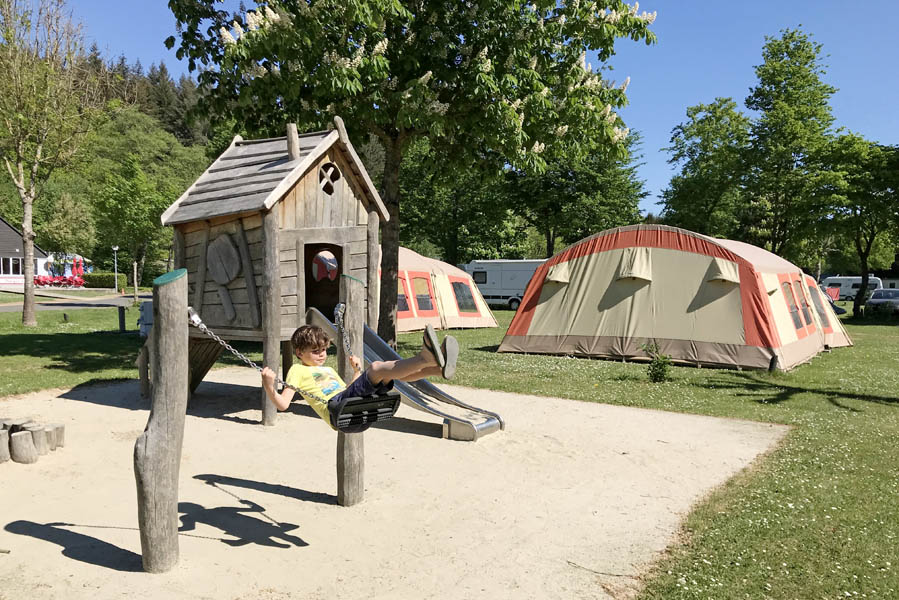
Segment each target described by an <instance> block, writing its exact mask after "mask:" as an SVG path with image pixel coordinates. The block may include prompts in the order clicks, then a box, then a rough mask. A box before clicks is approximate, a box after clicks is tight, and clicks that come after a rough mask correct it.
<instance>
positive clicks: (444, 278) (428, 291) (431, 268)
mask: <svg viewBox="0 0 899 600" xmlns="http://www.w3.org/2000/svg"><path fill="white" fill-rule="evenodd" d="M428 323H430V324H431V325H432V326H433V327H434V328H435V329H449V328H467V327H496V326H497V324H496V318H494V316H493V313H492V312H490V308H489V307H488V306H487V302H486V301H485V300H484V297H483V296H482V295H481V291H480V290H479V289H478V286H477V285H475V283H474V281H472V279H471V275H469V274H468V273H466V272H465V271H463V270H462V269H459V268H458V267H454V266H452V265H450V264H447V263H445V262H442V261H439V260H435V259H433V258H427V257H425V256H422V255H420V254H418V253H417V252H413V251H412V250H409V249H408V248H403V247H402V246H400V249H399V272H398V273H397V302H396V330H397V331H416V330H420V329H424V328H425V326H427V325H428Z"/></svg>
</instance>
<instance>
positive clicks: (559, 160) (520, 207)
mask: <svg viewBox="0 0 899 600" xmlns="http://www.w3.org/2000/svg"><path fill="white" fill-rule="evenodd" d="M639 140H640V137H639V135H637V134H634V135H631V136H630V137H629V138H628V139H627V141H626V142H625V144H626V152H625V153H624V155H623V157H622V156H621V155H619V154H618V153H611V152H595V153H592V154H589V155H587V156H583V157H579V156H578V155H576V154H573V153H572V154H558V153H554V154H553V155H552V157H551V158H550V162H549V163H548V164H547V168H546V170H545V171H544V172H542V173H539V174H533V173H528V172H525V171H520V170H516V171H510V172H508V173H507V177H506V184H505V186H504V188H503V192H504V195H505V196H506V197H508V198H509V202H510V204H509V207H510V209H511V210H512V211H513V212H514V213H515V214H517V215H519V216H521V218H522V219H524V221H525V222H526V223H527V224H528V225H530V226H531V227H534V228H535V229H537V231H539V232H540V233H541V234H542V235H543V239H544V253H543V254H542V257H550V256H552V255H553V254H554V253H555V242H556V240H557V239H561V240H562V241H563V243H566V244H570V243H574V242H576V241H578V240H580V239H582V238H584V237H587V236H589V235H592V234H594V233H596V232H598V231H603V230H605V229H609V228H611V227H618V226H622V225H631V224H633V223H636V222H637V221H638V220H639V214H640V212H639V203H640V200H641V199H643V198H645V197H646V195H647V194H646V192H645V191H644V190H643V182H642V181H641V180H639V179H638V178H637V173H636V170H637V163H636V161H637V160H639V156H638V155H637V154H636V149H637V148H638V145H639Z"/></svg>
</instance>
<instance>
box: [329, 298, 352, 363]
mask: <svg viewBox="0 0 899 600" xmlns="http://www.w3.org/2000/svg"><path fill="white" fill-rule="evenodd" d="M345 313H346V304H344V303H343V302H338V303H337V304H336V305H335V306H334V324H335V325H337V331H338V333H339V334H340V337H342V338H343V349H344V350H346V356H347V359H349V357H350V356H352V355H353V351H352V350H351V349H350V338H349V336H348V335H347V333H346V328H344V326H343V315H344V314H345Z"/></svg>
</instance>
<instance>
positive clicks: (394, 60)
mask: <svg viewBox="0 0 899 600" xmlns="http://www.w3.org/2000/svg"><path fill="white" fill-rule="evenodd" d="M169 7H170V8H171V9H172V12H173V13H174V15H175V18H176V21H177V28H178V31H179V35H180V43H179V44H178V49H177V53H176V55H177V56H178V58H179V59H186V60H187V61H188V64H189V66H190V69H191V70H192V71H193V70H195V69H197V68H199V67H200V66H201V65H202V69H201V70H200V73H199V77H198V80H199V87H200V100H199V102H200V104H199V106H200V108H201V110H202V111H204V113H205V114H206V115H208V116H209V117H210V118H211V119H213V120H215V121H219V122H226V121H228V120H229V119H232V120H234V122H235V123H236V124H237V127H238V128H245V129H247V130H248V131H250V132H253V133H254V134H265V133H268V134H278V135H280V134H281V133H282V132H283V131H284V124H285V123H286V122H291V121H292V122H296V123H297V124H298V126H299V127H300V129H304V130H309V129H314V128H322V127H324V126H325V125H326V124H327V123H328V122H329V121H331V119H332V117H333V116H334V115H338V114H339V115H340V116H342V117H343V119H344V121H345V123H346V126H347V129H348V131H349V134H350V138H351V139H353V140H358V141H362V140H366V139H368V136H369V135H370V134H372V135H375V136H377V137H378V139H379V140H380V141H381V144H382V146H383V148H384V175H383V182H382V183H383V185H382V189H381V193H382V197H383V199H384V203H385V205H386V207H387V210H388V212H389V213H390V217H391V218H390V221H388V222H387V223H386V224H385V226H384V227H383V228H382V240H381V242H382V244H381V245H382V252H383V253H382V260H381V267H382V286H381V289H382V290H384V293H383V294H382V297H381V314H382V317H381V319H380V320H379V328H380V333H381V334H382V337H384V338H385V339H386V340H387V341H388V342H391V341H392V340H394V338H395V331H392V330H391V329H392V328H393V327H394V325H395V308H396V298H395V295H394V294H392V293H390V292H388V290H393V289H395V287H396V276H397V265H398V248H399V227H400V225H401V223H400V198H401V194H400V181H399V176H400V172H401V165H402V164H403V156H404V153H405V151H406V150H407V149H408V148H409V145H410V143H411V142H412V141H413V140H414V139H415V138H418V137H426V138H428V139H429V142H430V147H431V148H432V149H433V151H434V152H435V156H436V157H437V160H438V162H437V164H440V165H450V164H455V165H463V166H467V165H471V164H472V163H474V162H482V161H488V162H490V163H491V164H493V165H501V164H503V163H507V164H509V165H512V166H513V167H515V168H517V169H524V170H528V171H534V170H541V169H543V168H544V167H545V165H546V160H544V158H543V156H542V153H543V152H544V150H546V151H547V152H548V153H552V151H553V150H554V149H555V148H561V147H565V148H566V154H568V155H572V154H577V155H586V154H589V153H591V152H595V151H598V150H605V151H613V149H614V148H616V147H617V146H619V145H620V143H621V141H622V140H623V139H624V138H625V137H626V135H627V130H626V129H625V128H624V127H623V123H622V121H621V119H620V118H619V117H618V115H617V113H616V111H617V109H618V108H619V107H621V106H624V104H625V103H626V101H627V98H626V95H625V88H626V83H625V84H624V85H614V84H612V83H610V82H607V81H604V80H603V78H602V77H601V76H600V75H599V74H598V73H594V72H593V71H592V69H591V68H588V67H587V65H586V64H585V60H584V57H585V55H586V52H588V51H596V52H597V54H598V56H599V59H600V60H601V61H607V60H608V59H609V58H610V57H611V56H612V54H613V53H614V44H615V41H616V40H617V39H618V38H621V37H625V38H630V39H632V40H635V41H639V40H644V41H646V42H647V43H651V42H653V41H654V40H655V36H654V34H653V33H652V32H651V31H650V30H649V26H650V24H651V23H652V22H653V20H654V19H655V14H654V13H653V14H651V15H650V14H646V13H645V12H644V13H642V14H637V10H636V6H635V7H634V8H633V9H632V8H630V7H628V6H626V5H623V4H622V3H619V2H617V1H616V2H607V1H603V2H600V3H590V4H581V3H574V4H558V3H556V2H550V1H546V0H541V1H539V2H537V3H536V4H535V3H532V2H526V1H525V0H512V1H511V2H510V1H507V0H502V1H500V0H487V1H484V2H477V3H468V4H464V3H420V2H414V3H413V2H401V1H397V0H350V1H349V2H339V3H338V2H331V1H324V2H314V3H306V2H288V1H286V0H269V1H267V2H264V3H260V6H258V7H257V8H256V9H255V10H249V11H247V12H246V13H243V14H241V13H242V11H241V13H237V14H229V13H227V12H226V11H221V10H217V9H215V7H214V3H210V2H207V1H206V0H171V1H170V2H169ZM609 9H611V10H609ZM177 42H178V40H176V39H175V37H174V36H173V37H171V38H169V39H168V40H166V45H167V46H168V47H169V48H172V47H174V46H175V45H176V43H177ZM569 130H570V133H568V132H569ZM575 132H577V133H576V134H575Z"/></svg>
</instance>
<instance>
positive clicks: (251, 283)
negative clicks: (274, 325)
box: [237, 220, 280, 327]
mask: <svg viewBox="0 0 899 600" xmlns="http://www.w3.org/2000/svg"><path fill="white" fill-rule="evenodd" d="M238 224H239V227H238V228H237V248H238V250H239V251H240V262H241V263H242V266H243V278H244V281H246V283H247V296H248V300H249V302H250V311H251V312H252V314H251V317H252V319H253V327H260V326H261V325H262V315H261V314H260V308H259V295H258V294H257V293H256V274H255V273H254V272H253V260H252V259H251V258H250V246H249V244H247V234H246V231H244V228H243V221H241V220H238ZM279 262H280V258H279Z"/></svg>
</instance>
